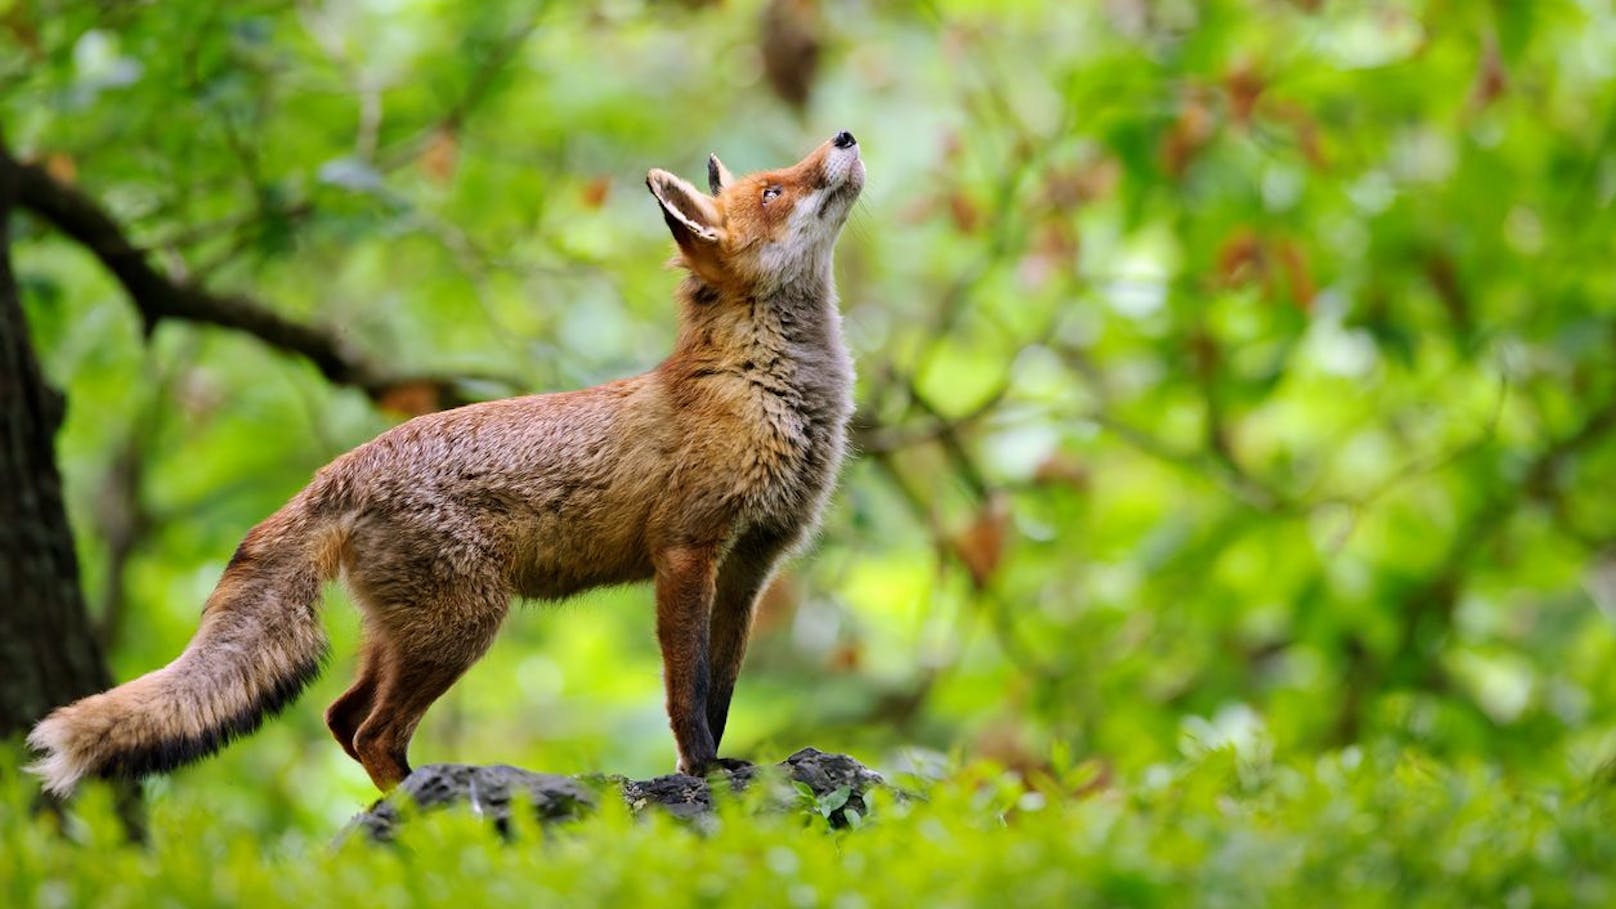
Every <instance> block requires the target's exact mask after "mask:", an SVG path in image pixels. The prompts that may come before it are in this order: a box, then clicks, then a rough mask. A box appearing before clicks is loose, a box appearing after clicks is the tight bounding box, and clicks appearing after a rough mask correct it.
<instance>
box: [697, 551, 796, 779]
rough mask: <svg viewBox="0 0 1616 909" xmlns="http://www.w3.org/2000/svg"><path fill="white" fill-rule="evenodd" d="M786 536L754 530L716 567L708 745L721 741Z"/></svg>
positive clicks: (719, 743)
mask: <svg viewBox="0 0 1616 909" xmlns="http://www.w3.org/2000/svg"><path fill="white" fill-rule="evenodd" d="M786 543H787V538H786V537H785V536H784V535H781V534H776V533H765V532H757V531H754V532H753V533H751V534H748V535H747V536H745V537H743V538H742V539H741V540H740V541H739V542H737V543H736V544H735V547H734V549H732V550H731V551H730V553H729V555H727V556H726V557H725V558H724V563H723V565H721V566H720V567H719V569H718V591H717V593H716V595H715V596H714V599H713V613H712V624H711V626H710V628H711V631H710V634H711V645H710V657H709V662H710V663H711V665H712V668H711V686H710V687H709V689H708V692H707V727H708V728H709V729H710V730H712V733H713V746H714V747H715V748H716V747H718V746H719V745H722V744H723V742H724V727H725V725H726V722H727V720H728V718H729V704H730V699H731V698H732V697H733V696H734V694H735V680H736V678H737V677H738V676H739V675H740V672H741V662H742V661H743V660H744V659H745V658H746V644H747V639H748V638H749V637H751V633H752V616H753V613H754V611H755V610H756V608H757V600H758V595H759V594H760V593H762V592H763V588H764V585H766V584H767V583H768V581H769V576H770V575H771V574H772V573H773V572H774V566H775V563H776V562H778V561H779V560H780V556H781V554H782V553H784V552H785V550H786Z"/></svg>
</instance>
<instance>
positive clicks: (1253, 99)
mask: <svg viewBox="0 0 1616 909" xmlns="http://www.w3.org/2000/svg"><path fill="white" fill-rule="evenodd" d="M1267 87H1268V82H1267V80H1266V79H1264V78H1263V76H1262V74H1261V73H1259V72H1257V66H1256V64H1254V63H1252V62H1251V61H1250V60H1245V59H1243V60H1241V61H1240V62H1238V63H1236V64H1235V65H1234V67H1233V68H1231V69H1230V70H1229V71H1228V72H1227V73H1225V74H1224V76H1223V91H1224V93H1225V94H1227V95H1228V97H1229V113H1230V114H1232V115H1233V116H1234V121H1235V122H1236V123H1238V124H1240V125H1241V126H1247V125H1249V124H1250V123H1251V115H1252V112H1253V111H1254V110H1256V108H1257V100H1258V99H1259V98H1261V97H1262V93H1263V90H1264V89H1266V88H1267Z"/></svg>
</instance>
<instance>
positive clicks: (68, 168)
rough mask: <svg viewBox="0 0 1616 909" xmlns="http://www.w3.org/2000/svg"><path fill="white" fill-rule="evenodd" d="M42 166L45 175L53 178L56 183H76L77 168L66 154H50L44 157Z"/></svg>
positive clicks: (71, 158) (70, 156) (71, 157)
mask: <svg viewBox="0 0 1616 909" xmlns="http://www.w3.org/2000/svg"><path fill="white" fill-rule="evenodd" d="M44 164H45V173H47V174H50V175H51V176H52V177H55V178H56V180H57V181H58V182H61V183H76V182H78V178H79V166H78V164H77V163H76V162H74V160H73V156H72V155H70V154H68V153H67V152H51V153H50V154H48V155H46V156H45V161H44Z"/></svg>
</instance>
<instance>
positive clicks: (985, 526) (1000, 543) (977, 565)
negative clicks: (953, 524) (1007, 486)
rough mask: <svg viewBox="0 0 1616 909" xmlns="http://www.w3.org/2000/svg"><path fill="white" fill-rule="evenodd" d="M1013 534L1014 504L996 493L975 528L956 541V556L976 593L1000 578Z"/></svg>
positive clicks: (985, 504)
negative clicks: (1011, 525)
mask: <svg viewBox="0 0 1616 909" xmlns="http://www.w3.org/2000/svg"><path fill="white" fill-rule="evenodd" d="M1009 530H1010V500H1009V498H1008V497H1006V496H1005V495H1003V494H1002V493H994V494H992V495H990V496H989V497H988V500H987V501H986V502H984V503H982V508H981V510H980V511H978V512H977V515H976V518H975V519H974V520H972V522H971V525H970V526H969V527H966V528H965V529H964V530H963V531H961V532H960V533H959V534H957V535H956V536H955V537H954V552H955V554H956V555H957V556H959V560H960V561H961V562H962V563H964V565H965V570H966V571H968V572H969V573H970V575H971V583H972V585H973V586H975V587H976V589H978V590H982V589H985V588H986V587H987V586H988V584H989V583H991V582H992V580H993V576H994V575H996V574H998V572H999V565H1000V564H1001V563H1002V562H1003V561H1004V551H1005V543H1006V542H1007V537H1008V535H1009Z"/></svg>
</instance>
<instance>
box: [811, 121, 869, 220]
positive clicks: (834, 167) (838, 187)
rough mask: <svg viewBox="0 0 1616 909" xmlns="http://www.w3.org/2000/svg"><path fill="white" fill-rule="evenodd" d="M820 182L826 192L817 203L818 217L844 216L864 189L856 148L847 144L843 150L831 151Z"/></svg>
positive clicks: (862, 174)
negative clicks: (833, 214)
mask: <svg viewBox="0 0 1616 909" xmlns="http://www.w3.org/2000/svg"><path fill="white" fill-rule="evenodd" d="M844 135H845V134H844ZM821 181H822V182H821V184H820V185H821V186H824V187H825V188H826V192H825V195H824V197H823V198H822V199H821V201H820V203H819V211H818V215H819V216H820V217H826V216H828V215H830V214H832V213H836V214H839V215H845V214H846V212H847V210H848V209H849V208H851V207H852V205H853V201H854V200H855V199H857V198H858V194H859V191H860V190H862V189H864V159H862V158H860V157H859V153H858V146H857V145H854V144H851V143H849V145H847V146H846V147H845V149H844V148H843V147H841V146H838V147H837V148H835V149H833V150H832V151H831V153H830V154H829V155H827V156H826V158H825V163H824V170H823V171H822V173H821Z"/></svg>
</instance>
